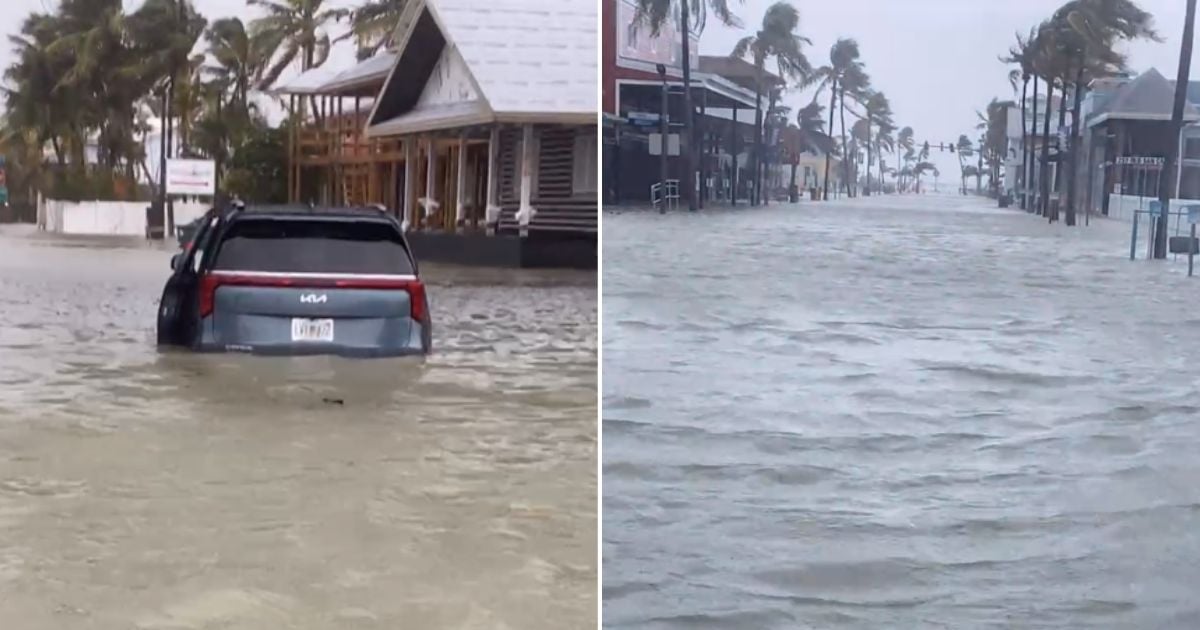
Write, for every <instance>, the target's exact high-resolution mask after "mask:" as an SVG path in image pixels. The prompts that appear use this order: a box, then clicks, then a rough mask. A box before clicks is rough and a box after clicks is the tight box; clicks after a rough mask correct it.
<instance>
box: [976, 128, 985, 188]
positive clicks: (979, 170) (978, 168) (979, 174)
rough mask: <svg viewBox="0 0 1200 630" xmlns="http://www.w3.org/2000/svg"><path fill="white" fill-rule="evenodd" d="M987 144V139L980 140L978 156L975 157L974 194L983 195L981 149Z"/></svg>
mask: <svg viewBox="0 0 1200 630" xmlns="http://www.w3.org/2000/svg"><path fill="white" fill-rule="evenodd" d="M986 143H987V137H986V136H985V137H984V138H981V139H980V142H979V154H978V155H977V156H975V194H976V195H982V194H983V148H984V146H985V144H986Z"/></svg>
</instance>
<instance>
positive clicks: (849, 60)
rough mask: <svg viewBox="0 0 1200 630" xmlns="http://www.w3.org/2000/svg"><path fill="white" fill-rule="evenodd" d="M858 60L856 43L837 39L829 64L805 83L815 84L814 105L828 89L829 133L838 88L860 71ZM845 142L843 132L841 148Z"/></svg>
mask: <svg viewBox="0 0 1200 630" xmlns="http://www.w3.org/2000/svg"><path fill="white" fill-rule="evenodd" d="M858 58H859V50H858V42H856V41H854V40H853V39H839V40H838V41H837V43H835V44H834V45H833V47H832V48H830V49H829V64H828V65H825V66H821V67H820V68H817V69H815V70H813V72H812V74H811V75H810V76H809V79H808V81H806V83H807V84H814V83H815V84H816V85H817V90H816V93H815V94H813V102H814V103H815V102H816V101H817V99H818V98H820V96H821V91H822V90H824V89H826V88H829V131H830V132H831V133H832V132H833V113H834V111H835V108H836V107H837V98H838V95H839V94H841V93H842V91H839V90H840V87H841V85H842V84H843V83H844V82H845V79H846V76H847V74H849V73H851V72H855V70H854V69H855V68H858V69H859V70H861V66H862V63H861V62H860V61H859V60H858ZM843 127H844V125H843ZM845 140H846V139H845V133H844V130H843V134H842V146H845ZM842 159H843V161H845V159H846V156H843V158H842ZM829 160H830V155H829V154H828V153H826V154H825V177H824V192H823V193H822V199H829V164H830V162H829Z"/></svg>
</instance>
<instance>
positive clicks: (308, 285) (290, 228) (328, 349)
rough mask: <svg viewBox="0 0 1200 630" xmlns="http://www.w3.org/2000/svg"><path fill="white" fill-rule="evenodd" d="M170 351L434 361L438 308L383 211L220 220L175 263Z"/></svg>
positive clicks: (201, 229)
mask: <svg viewBox="0 0 1200 630" xmlns="http://www.w3.org/2000/svg"><path fill="white" fill-rule="evenodd" d="M171 269H172V274H171V277H170V278H169V279H168V280H167V283H166V286H165V287H163V293H162V299H161V300H160V302H159V307H158V343H159V345H171V346H183V347H187V348H192V349H194V350H204V351H235V352H252V353H259V354H340V355H352V356H353V355H357V356H395V355H410V354H411V355H421V354H428V353H429V351H430V349H431V346H432V330H431V322H430V314H429V301H428V299H427V298H426V295H425V285H424V284H423V283H422V282H421V280H420V278H419V276H418V274H417V263H416V260H415V259H414V258H413V255H412V252H411V250H410V249H409V247H408V242H407V241H406V240H405V238H404V231H403V229H402V228H401V226H400V223H399V222H398V221H397V220H396V219H394V218H393V217H391V216H389V215H388V214H386V213H384V212H383V211H380V210H377V209H374V208H363V209H349V208H345V209H327V210H314V209H309V208H304V207H263V208H249V209H241V208H235V209H232V210H230V211H227V212H210V213H209V214H208V215H206V216H205V218H204V219H203V223H202V224H201V225H199V226H198V227H197V228H196V231H195V233H194V236H193V238H192V239H190V242H189V244H188V246H187V247H186V248H185V249H184V250H183V251H181V252H180V253H178V254H175V256H174V257H172V258H171Z"/></svg>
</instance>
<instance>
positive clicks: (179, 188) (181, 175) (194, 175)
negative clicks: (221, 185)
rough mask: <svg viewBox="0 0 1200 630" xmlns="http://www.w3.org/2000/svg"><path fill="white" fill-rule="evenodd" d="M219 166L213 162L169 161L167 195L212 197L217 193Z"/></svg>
mask: <svg viewBox="0 0 1200 630" xmlns="http://www.w3.org/2000/svg"><path fill="white" fill-rule="evenodd" d="M216 187H217V164H216V162H213V161H212V160H180V159H175V160H167V194H168V195H199V196H206V197H211V196H212V195H214V194H215V193H216Z"/></svg>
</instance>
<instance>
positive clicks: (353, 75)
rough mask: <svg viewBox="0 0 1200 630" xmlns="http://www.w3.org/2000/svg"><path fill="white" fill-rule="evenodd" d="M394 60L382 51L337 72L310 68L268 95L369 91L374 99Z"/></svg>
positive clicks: (394, 57) (392, 53)
mask: <svg viewBox="0 0 1200 630" xmlns="http://www.w3.org/2000/svg"><path fill="white" fill-rule="evenodd" d="M396 56H397V55H396V53H394V52H391V51H384V52H381V53H379V54H378V55H375V56H374V57H371V58H370V59H367V60H365V61H361V62H359V63H357V64H355V65H353V66H351V67H349V68H347V69H345V70H342V71H340V72H339V71H338V70H336V69H335V68H332V67H330V66H321V67H319V68H313V69H312V70H309V71H307V72H303V73H301V74H299V75H297V76H295V77H293V78H291V79H289V80H288V81H286V82H285V83H283V84H282V85H279V86H276V87H275V88H273V89H272V90H271V91H272V92H274V93H277V94H338V93H344V92H348V91H353V90H356V89H363V88H371V90H370V91H371V92H372V95H374V94H373V93H374V92H377V91H378V89H379V86H380V84H382V83H383V80H384V79H386V78H387V75H388V72H389V71H390V70H391V69H392V65H394V64H395V63H396Z"/></svg>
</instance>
